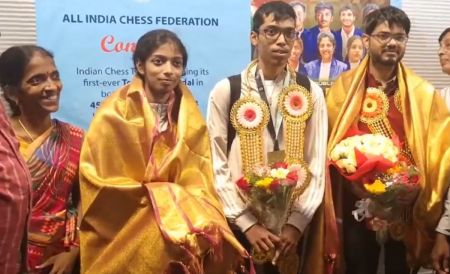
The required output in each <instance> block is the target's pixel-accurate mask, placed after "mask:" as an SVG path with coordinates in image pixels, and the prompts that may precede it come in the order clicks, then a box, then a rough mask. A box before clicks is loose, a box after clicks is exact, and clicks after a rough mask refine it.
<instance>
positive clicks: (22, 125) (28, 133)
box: [17, 119, 34, 141]
mask: <svg viewBox="0 0 450 274" xmlns="http://www.w3.org/2000/svg"><path fill="white" fill-rule="evenodd" d="M17 120H19V124H20V126H21V127H22V128H23V130H24V131H25V133H26V134H27V135H28V138H30V139H31V141H34V138H33V136H32V135H31V134H30V132H29V131H28V130H27V128H26V127H25V126H24V124H23V123H22V121H20V119H17Z"/></svg>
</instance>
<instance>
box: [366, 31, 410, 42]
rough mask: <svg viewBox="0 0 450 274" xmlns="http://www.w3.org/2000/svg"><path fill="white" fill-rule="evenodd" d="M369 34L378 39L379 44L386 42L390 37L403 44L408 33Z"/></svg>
mask: <svg viewBox="0 0 450 274" xmlns="http://www.w3.org/2000/svg"><path fill="white" fill-rule="evenodd" d="M369 36H370V37H374V38H376V39H377V40H378V42H380V43H381V44H387V43H389V42H390V41H391V40H392V39H394V40H395V41H397V42H399V43H401V44H404V43H406V41H408V35H406V34H403V33H395V34H392V33H390V32H379V33H375V34H371V35H369Z"/></svg>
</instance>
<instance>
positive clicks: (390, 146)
mask: <svg viewBox="0 0 450 274" xmlns="http://www.w3.org/2000/svg"><path fill="white" fill-rule="evenodd" d="M355 148H356V149H357V150H359V151H360V152H361V153H363V154H367V155H369V154H370V155H373V156H383V157H384V158H386V159H387V160H389V161H391V162H394V163H395V162H397V160H398V159H397V154H398V148H397V147H396V146H395V145H394V142H393V141H392V140H391V139H390V138H387V137H385V136H383V135H380V134H364V135H355V136H352V137H348V138H346V139H344V140H342V141H341V142H339V143H338V144H337V145H336V146H335V147H334V148H333V150H332V151H331V154H330V158H331V160H332V161H333V162H335V163H336V165H337V166H338V167H339V168H341V169H343V170H345V172H347V173H354V172H355V171H356V168H357V163H356V156H355Z"/></svg>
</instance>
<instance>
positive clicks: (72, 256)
mask: <svg viewBox="0 0 450 274" xmlns="http://www.w3.org/2000/svg"><path fill="white" fill-rule="evenodd" d="M79 253H80V251H79V248H77V247H74V248H71V250H70V251H68V252H61V253H59V254H56V255H55V256H52V257H50V258H49V259H48V260H47V261H45V262H44V263H43V264H41V265H39V266H37V267H36V268H38V269H43V268H46V267H49V266H51V265H52V270H51V271H50V273H49V274H70V273H72V269H73V266H74V264H75V261H76V259H77V256H78V254H79Z"/></svg>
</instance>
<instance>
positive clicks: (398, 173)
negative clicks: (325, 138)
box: [331, 134, 419, 222]
mask: <svg viewBox="0 0 450 274" xmlns="http://www.w3.org/2000/svg"><path fill="white" fill-rule="evenodd" d="M331 160H332V164H333V165H335V166H336V167H337V169H338V171H339V172H340V173H341V174H342V175H343V176H344V177H346V178H347V179H349V180H350V181H351V182H352V183H356V184H360V186H361V187H360V188H361V189H362V190H363V191H365V194H366V195H365V196H366V197H368V198H366V199H363V200H360V201H358V202H357V203H356V207H357V209H356V210H354V211H353V215H354V217H355V219H356V220H358V221H362V220H363V219H365V218H372V217H376V218H379V219H383V220H386V221H387V222H392V221H394V220H396V219H397V220H398V219H399V218H400V217H401V215H402V214H403V213H404V212H405V206H404V205H402V204H399V203H398V198H399V197H401V196H404V195H407V194H411V193H415V192H416V191H417V190H418V189H419V184H418V180H419V172H418V169H417V167H416V166H414V165H411V164H408V163H407V162H405V161H403V160H400V159H399V149H398V139H397V138H396V137H394V138H393V139H390V138H387V137H385V136H383V135H379V134H362V135H355V136H351V137H348V138H346V139H344V140H342V141H341V142H340V143H339V144H337V145H336V146H335V147H334V149H333V150H332V151H331Z"/></svg>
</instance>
